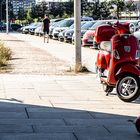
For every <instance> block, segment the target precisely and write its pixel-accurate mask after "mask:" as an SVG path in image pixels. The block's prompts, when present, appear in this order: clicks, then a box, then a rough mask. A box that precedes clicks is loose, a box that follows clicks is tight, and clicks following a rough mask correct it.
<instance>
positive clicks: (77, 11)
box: [74, 0, 82, 72]
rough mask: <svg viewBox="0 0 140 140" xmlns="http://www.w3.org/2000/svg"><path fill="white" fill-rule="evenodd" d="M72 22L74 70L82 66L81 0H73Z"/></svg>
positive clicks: (77, 70)
mask: <svg viewBox="0 0 140 140" xmlns="http://www.w3.org/2000/svg"><path fill="white" fill-rule="evenodd" d="M74 22H75V30H74V32H75V72H79V71H80V70H81V68H82V62H81V0H74Z"/></svg>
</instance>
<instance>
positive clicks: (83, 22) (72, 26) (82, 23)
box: [69, 21, 86, 29]
mask: <svg viewBox="0 0 140 140" xmlns="http://www.w3.org/2000/svg"><path fill="white" fill-rule="evenodd" d="M85 23H86V21H82V22H81V27H82V26H83V25H84V24H85ZM69 29H74V24H72V25H71V26H70V28H69Z"/></svg>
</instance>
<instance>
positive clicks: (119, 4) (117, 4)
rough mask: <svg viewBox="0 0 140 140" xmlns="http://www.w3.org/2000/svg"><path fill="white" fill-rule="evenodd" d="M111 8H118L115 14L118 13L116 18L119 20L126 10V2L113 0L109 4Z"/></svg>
mask: <svg viewBox="0 0 140 140" xmlns="http://www.w3.org/2000/svg"><path fill="white" fill-rule="evenodd" d="M109 4H110V7H116V9H114V10H115V12H116V16H117V18H118V19H119V17H120V15H121V11H123V10H124V9H125V2H124V0H111V1H110V2H109Z"/></svg>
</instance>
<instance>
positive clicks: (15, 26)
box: [10, 23, 22, 31]
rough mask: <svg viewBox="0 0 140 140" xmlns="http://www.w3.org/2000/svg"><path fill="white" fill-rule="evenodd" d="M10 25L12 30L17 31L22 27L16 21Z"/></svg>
mask: <svg viewBox="0 0 140 140" xmlns="http://www.w3.org/2000/svg"><path fill="white" fill-rule="evenodd" d="M10 26H11V29H12V30H13V31H17V30H18V29H20V28H21V27H22V26H21V25H20V24H16V23H12V24H11V25H10Z"/></svg>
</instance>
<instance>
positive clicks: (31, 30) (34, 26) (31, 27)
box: [29, 22, 42, 35]
mask: <svg viewBox="0 0 140 140" xmlns="http://www.w3.org/2000/svg"><path fill="white" fill-rule="evenodd" d="M38 27H42V22H37V23H36V24H34V25H32V26H30V27H29V34H31V35H33V34H34V33H35V29H36V28H38Z"/></svg>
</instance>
